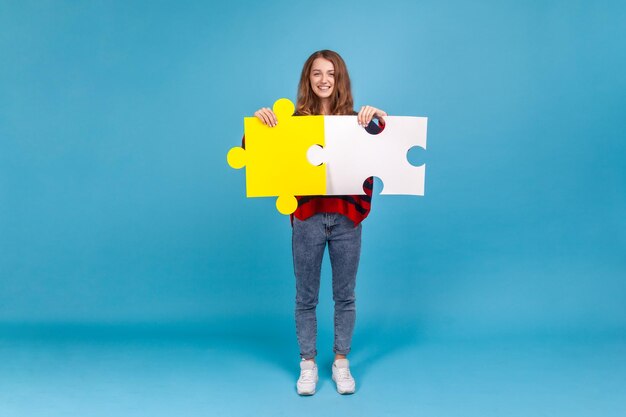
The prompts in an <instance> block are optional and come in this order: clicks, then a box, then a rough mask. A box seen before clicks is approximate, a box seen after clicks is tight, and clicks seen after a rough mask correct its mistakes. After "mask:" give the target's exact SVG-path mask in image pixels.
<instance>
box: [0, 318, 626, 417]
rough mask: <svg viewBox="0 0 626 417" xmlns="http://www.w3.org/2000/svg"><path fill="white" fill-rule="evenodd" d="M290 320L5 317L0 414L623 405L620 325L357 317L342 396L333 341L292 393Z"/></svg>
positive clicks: (613, 410)
mask: <svg viewBox="0 0 626 417" xmlns="http://www.w3.org/2000/svg"><path fill="white" fill-rule="evenodd" d="M291 331H292V329H290V326H289V324H285V323H282V324H277V325H276V326H275V327H273V328H272V329H271V330H269V331H267V330H266V331H261V329H259V328H258V325H255V324H254V323H251V324H249V325H243V327H242V326H241V324H237V325H231V326H228V325H224V324H222V325H221V326H213V325H211V326H209V325H203V324H192V325H190V324H167V325H164V324H160V325H159V324H152V325H150V324H126V325H120V324H110V325H103V324H97V325H86V324H55V325H33V324H28V325H25V324H21V325H6V324H5V325H2V326H0V359H1V360H0V416H7V417H22V416H24V417H26V416H64V417H67V416H81V417H97V416H103V417H104V416H106V417H110V416H116V417H123V416H151V417H157V416H172V415H185V416H250V415H255V416H283V415H284V416H294V415H299V416H308V415H310V416H314V415H315V416H320V415H341V416H352V415H354V416H357V415H358V416H401V415H416V416H417V415H423V416H437V417H445V416H451V417H452V416H454V417H459V416H480V417H487V416H494V417H495V416H498V417H502V416H520V417H521V416H524V417H528V416H568V417H574V416H602V417H611V416H615V417H617V416H620V417H623V416H624V415H626V338H624V337H623V336H619V335H604V336H596V337H588V336H584V335H578V336H575V335H571V336H568V337H554V336H547V335H544V336H533V337H502V338H493V337H491V338H490V337H474V338H471V337H465V338H442V337H439V338H434V337H431V338H425V337H422V338H420V337H416V336H415V335H414V334H413V335H412V334H411V332H402V331H400V332H395V333H396V335H391V334H390V333H388V332H384V331H381V330H380V328H378V329H377V328H375V327H370V328H363V329H361V330H358V329H357V332H356V334H355V338H354V346H357V347H356V348H354V350H353V352H352V353H351V355H350V360H351V367H352V372H353V374H354V376H355V378H356V380H357V391H356V393H355V394H354V395H351V396H340V395H338V394H337V392H336V391H335V389H334V385H333V382H332V380H331V379H330V365H331V361H332V352H324V353H320V355H319V357H318V364H319V367H320V382H319V384H318V391H317V393H316V394H315V395H314V396H312V397H299V396H298V395H297V394H296V392H295V380H296V378H297V375H298V362H297V357H295V358H294V356H293V353H294V352H297V348H296V346H295V345H294V343H295V342H293V340H292V339H293V337H292V336H293V335H292V333H291ZM330 336H331V335H328V334H321V335H320V340H319V341H318V345H326V346H328V345H330V342H331V340H330ZM296 354H297V353H296ZM327 412H328V413H330V414H326V413H327Z"/></svg>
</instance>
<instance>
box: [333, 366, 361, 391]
mask: <svg viewBox="0 0 626 417" xmlns="http://www.w3.org/2000/svg"><path fill="white" fill-rule="evenodd" d="M333 381H335V383H336V384H337V392H338V393H339V394H352V393H354V389H355V386H356V383H355V382H354V378H352V375H350V363H349V362H348V360H347V359H337V360H336V361H335V362H334V363H333Z"/></svg>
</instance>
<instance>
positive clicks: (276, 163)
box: [227, 98, 326, 214]
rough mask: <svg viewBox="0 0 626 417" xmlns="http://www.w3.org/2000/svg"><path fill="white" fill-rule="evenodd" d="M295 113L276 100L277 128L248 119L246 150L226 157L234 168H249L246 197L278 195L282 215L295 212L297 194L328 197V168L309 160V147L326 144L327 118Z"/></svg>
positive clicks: (235, 150)
mask: <svg viewBox="0 0 626 417" xmlns="http://www.w3.org/2000/svg"><path fill="white" fill-rule="evenodd" d="M294 110H295V107H294V105H293V103H292V102H291V101H290V100H288V99H285V98H283V99H280V100H277V101H276V102H275V103H274V106H273V111H274V113H275V114H276V118H277V119H278V124H277V125H276V126H274V127H269V126H266V125H265V124H263V122H261V121H260V120H259V119H258V118H256V117H246V118H245V119H244V134H245V137H246V149H243V148H241V147H235V148H232V149H231V150H230V151H229V152H228V155H227V160H228V164H229V165H230V166H231V167H233V168H235V169H239V168H242V167H244V166H245V167H246V195H247V196H248V197H272V196H278V199H277V201H276V208H277V209H278V211H279V212H281V213H282V214H291V213H293V212H294V211H295V210H296V208H297V207H298V202H297V200H296V198H295V196H296V195H324V194H326V172H325V167H323V166H312V165H311V164H310V163H309V162H308V161H307V159H306V153H307V149H308V148H310V147H311V146H312V145H316V144H318V145H322V146H323V145H324V143H325V141H324V116H301V117H298V116H295V117H294V116H293V113H294Z"/></svg>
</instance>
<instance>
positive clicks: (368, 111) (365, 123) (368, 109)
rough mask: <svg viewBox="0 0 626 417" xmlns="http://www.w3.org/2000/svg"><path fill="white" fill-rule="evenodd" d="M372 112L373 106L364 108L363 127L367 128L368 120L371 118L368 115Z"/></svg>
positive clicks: (362, 114) (361, 121)
mask: <svg viewBox="0 0 626 417" xmlns="http://www.w3.org/2000/svg"><path fill="white" fill-rule="evenodd" d="M370 110H371V106H363V108H362V112H361V120H360V124H361V126H363V127H365V126H367V124H368V123H369V121H368V120H367V118H368V117H369V116H368V114H369V113H370Z"/></svg>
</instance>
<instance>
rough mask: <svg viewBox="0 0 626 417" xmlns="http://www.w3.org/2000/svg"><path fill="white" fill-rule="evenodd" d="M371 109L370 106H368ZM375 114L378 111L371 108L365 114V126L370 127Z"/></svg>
mask: <svg viewBox="0 0 626 417" xmlns="http://www.w3.org/2000/svg"><path fill="white" fill-rule="evenodd" d="M368 107H369V106H368ZM374 113H376V109H375V108H374V107H369V108H368V109H367V112H366V113H365V120H364V122H365V126H367V125H369V124H370V122H371V121H372V118H373V117H374Z"/></svg>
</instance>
